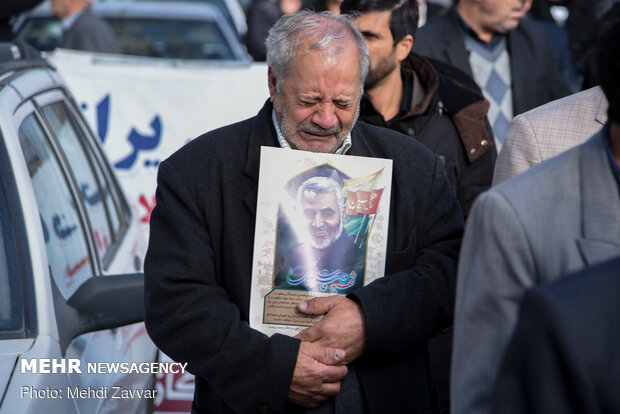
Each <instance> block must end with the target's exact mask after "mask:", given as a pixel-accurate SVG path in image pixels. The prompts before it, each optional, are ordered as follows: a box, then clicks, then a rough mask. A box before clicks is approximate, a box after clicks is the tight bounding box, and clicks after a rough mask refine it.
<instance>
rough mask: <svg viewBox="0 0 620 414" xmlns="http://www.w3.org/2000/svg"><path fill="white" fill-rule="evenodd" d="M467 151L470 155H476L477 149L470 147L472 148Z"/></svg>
mask: <svg viewBox="0 0 620 414" xmlns="http://www.w3.org/2000/svg"><path fill="white" fill-rule="evenodd" d="M469 153H470V154H471V155H476V154H477V153H478V151H477V150H476V148H472V149H470V150H469Z"/></svg>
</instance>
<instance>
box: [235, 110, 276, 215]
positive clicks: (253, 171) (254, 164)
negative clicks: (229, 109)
mask: <svg viewBox="0 0 620 414" xmlns="http://www.w3.org/2000/svg"><path fill="white" fill-rule="evenodd" d="M272 110H273V105H272V104H271V102H270V100H269V99H268V100H267V101H266V102H265V104H264V105H263V107H262V108H261V110H260V111H259V112H258V114H257V115H256V116H255V117H254V118H253V119H252V124H251V126H250V130H249V133H248V135H249V136H248V148H247V158H246V162H245V167H244V169H243V172H244V173H245V175H246V176H248V177H249V178H250V180H252V182H253V183H254V184H255V185H254V186H252V190H251V191H249V192H248V193H247V194H246V195H245V197H244V198H243V201H244V202H245V205H246V206H247V207H248V208H249V209H250V212H251V213H252V215H253V216H256V200H257V197H258V173H259V169H260V148H261V147H263V146H267V147H277V146H278V139H277V137H276V131H275V128H274V127H273V123H272V122H271V111H272Z"/></svg>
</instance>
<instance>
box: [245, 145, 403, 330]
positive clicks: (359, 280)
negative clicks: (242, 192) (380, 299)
mask: <svg viewBox="0 0 620 414" xmlns="http://www.w3.org/2000/svg"><path fill="white" fill-rule="evenodd" d="M391 186H392V160H387V159H381V158H367V157H356V156H349V155H335V154H323V153H311V152H306V151H295V150H290V149H282V148H272V147H262V148H261V164H260V175H259V183H258V201H257V207H256V231H255V237H254V260H253V266H252V292H251V297H250V326H252V327H253V328H255V329H258V330H260V331H261V332H264V333H266V334H268V335H272V334H274V333H282V334H287V335H291V336H293V335H296V334H297V333H298V332H300V331H301V330H302V329H304V328H306V327H308V326H311V325H312V324H314V323H315V322H317V321H318V320H319V319H320V318H321V317H320V316H308V315H304V314H303V313H301V312H299V311H298V310H297V305H298V304H299V303H300V302H303V301H305V300H307V299H309V298H311V297H316V296H329V295H346V294H347V293H349V292H351V291H353V290H355V289H359V288H360V287H362V286H364V285H367V284H368V283H370V282H372V281H373V280H375V279H377V278H379V277H382V276H383V274H384V271H385V255H386V246H387V233H388V221H389V211H390V189H391Z"/></svg>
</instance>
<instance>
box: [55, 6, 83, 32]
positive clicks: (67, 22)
mask: <svg viewBox="0 0 620 414" xmlns="http://www.w3.org/2000/svg"><path fill="white" fill-rule="evenodd" d="M85 11H86V8H84V9H82V10H78V11H76V12H75V13H73V14H70V15H68V16H67V17H65V18H64V19H62V20H61V22H60V25H61V26H62V30H63V32H66V31H67V30H69V29H70V28H71V26H73V23H75V21H76V20H77V19H78V17H80V16H81V15H82V13H84V12H85Z"/></svg>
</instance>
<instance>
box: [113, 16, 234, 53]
mask: <svg viewBox="0 0 620 414" xmlns="http://www.w3.org/2000/svg"><path fill="white" fill-rule="evenodd" d="M106 21H107V22H108V24H109V25H110V26H111V27H112V29H113V30H114V32H115V34H116V38H117V39H118V42H119V44H120V47H121V50H122V52H123V53H124V54H128V55H138V56H151V57H164V58H173V59H216V60H232V59H235V56H234V54H233V52H232V49H231V47H230V45H229V43H228V41H227V40H226V38H225V37H224V35H223V33H222V31H221V30H220V28H219V26H218V25H217V23H215V22H210V21H200V22H194V21H181V20H178V21H175V20H163V19H161V20H160V19H130V18H123V19H117V18H108V19H106Z"/></svg>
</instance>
